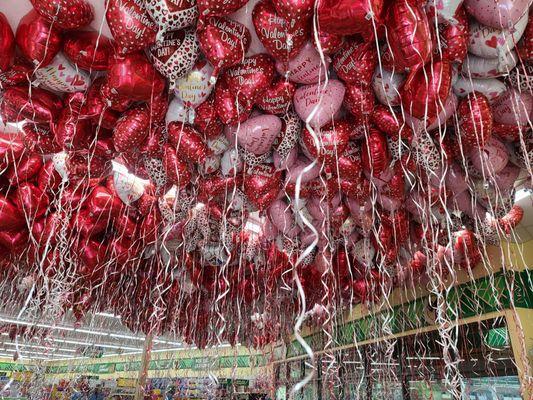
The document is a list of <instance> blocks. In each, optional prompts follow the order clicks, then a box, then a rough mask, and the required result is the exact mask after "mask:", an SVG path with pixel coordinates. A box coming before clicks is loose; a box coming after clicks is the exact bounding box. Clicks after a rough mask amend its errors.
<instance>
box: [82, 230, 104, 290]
mask: <svg viewBox="0 0 533 400" xmlns="http://www.w3.org/2000/svg"><path fill="white" fill-rule="evenodd" d="M77 254H78V257H79V258H80V261H81V264H79V265H78V268H79V270H78V272H79V274H80V275H81V276H83V277H84V278H85V279H88V280H89V281H92V282H96V281H99V280H100V279H102V278H103V276H104V274H105V261H106V260H107V246H106V245H105V244H104V243H99V242H97V241H95V240H91V239H87V240H82V241H80V243H79V245H78V246H77Z"/></svg>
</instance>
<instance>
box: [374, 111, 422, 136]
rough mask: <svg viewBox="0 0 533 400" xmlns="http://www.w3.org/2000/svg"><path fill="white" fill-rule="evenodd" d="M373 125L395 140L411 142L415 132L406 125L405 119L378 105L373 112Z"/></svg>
mask: <svg viewBox="0 0 533 400" xmlns="http://www.w3.org/2000/svg"><path fill="white" fill-rule="evenodd" d="M372 123H373V124H374V125H376V128H378V129H379V130H380V131H381V132H383V133H386V134H387V135H389V136H392V137H393V138H398V137H402V138H404V139H407V140H408V141H411V139H412V136H413V130H412V129H411V128H410V127H409V126H408V125H407V124H406V123H405V121H404V120H403V117H402V116H401V115H399V114H398V113H396V112H393V111H391V110H390V109H389V107H387V106H384V105H381V104H380V105H378V106H377V107H376V108H375V109H374V111H373V112H372Z"/></svg>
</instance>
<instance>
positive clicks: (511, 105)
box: [492, 89, 533, 126]
mask: <svg viewBox="0 0 533 400" xmlns="http://www.w3.org/2000/svg"><path fill="white" fill-rule="evenodd" d="M492 115H493V116H494V121H495V122H499V123H501V124H508V125H522V126H525V125H528V124H529V121H531V120H532V119H533V96H532V95H530V94H529V93H527V92H522V93H520V92H519V91H518V90H516V89H509V90H507V91H506V92H505V93H503V94H502V95H501V96H500V97H498V98H497V99H496V101H495V102H494V103H493V104H492Z"/></svg>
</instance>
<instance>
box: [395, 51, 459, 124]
mask: <svg viewBox="0 0 533 400" xmlns="http://www.w3.org/2000/svg"><path fill="white" fill-rule="evenodd" d="M411 77H412V79H410V80H408V81H407V82H406V83H405V84H404V86H403V88H402V91H401V94H402V104H403V106H404V109H405V112H407V113H408V114H410V115H412V116H413V117H415V118H434V117H435V116H437V115H438V114H439V112H440V110H441V109H442V105H443V104H444V102H445V101H446V99H447V98H448V95H449V93H450V90H451V85H452V82H451V79H452V66H451V64H450V62H449V61H445V60H435V61H433V62H431V63H428V64H426V66H425V67H424V68H422V69H420V70H418V71H417V72H416V73H415V74H414V75H411Z"/></svg>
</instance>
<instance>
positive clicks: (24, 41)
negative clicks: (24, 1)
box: [15, 11, 62, 67]
mask: <svg viewBox="0 0 533 400" xmlns="http://www.w3.org/2000/svg"><path fill="white" fill-rule="evenodd" d="M15 39H16V42H17V46H18V47H19V49H20V51H21V52H22V54H23V55H24V57H25V58H26V59H27V60H28V61H30V62H32V63H33V64H35V65H38V66H41V67H44V66H46V65H48V64H50V62H51V61H52V60H53V58H54V57H55V55H56V54H57V53H59V50H61V41H62V36H61V32H60V31H59V30H58V29H57V28H56V27H54V26H52V24H51V23H50V22H49V21H47V20H46V19H44V18H43V17H41V16H39V14H37V13H36V12H35V11H30V12H29V13H28V14H26V15H25V16H24V17H23V18H22V19H21V20H20V22H19V25H18V27H17V33H16V36H15Z"/></svg>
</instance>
